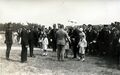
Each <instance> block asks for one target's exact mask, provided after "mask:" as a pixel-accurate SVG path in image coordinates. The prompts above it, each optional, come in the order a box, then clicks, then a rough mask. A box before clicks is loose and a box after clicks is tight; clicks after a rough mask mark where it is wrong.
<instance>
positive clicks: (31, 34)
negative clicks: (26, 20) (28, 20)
mask: <svg viewBox="0 0 120 75" xmlns="http://www.w3.org/2000/svg"><path fill="white" fill-rule="evenodd" d="M36 36H37V31H36V30H34V29H33V28H31V29H30V30H29V31H28V30H27V29H26V27H25V26H24V27H23V28H22V30H21V31H20V32H19V34H18V37H20V43H21V47H22V50H21V62H22V63H23V62H26V61H27V48H28V47H29V50H30V57H35V56H34V54H33V49H34V46H35V45H36V38H37V37H36ZM5 44H6V47H7V49H6V59H7V60H9V55H10V50H11V47H12V44H13V38H12V27H11V23H8V24H7V27H6V30H5Z"/></svg>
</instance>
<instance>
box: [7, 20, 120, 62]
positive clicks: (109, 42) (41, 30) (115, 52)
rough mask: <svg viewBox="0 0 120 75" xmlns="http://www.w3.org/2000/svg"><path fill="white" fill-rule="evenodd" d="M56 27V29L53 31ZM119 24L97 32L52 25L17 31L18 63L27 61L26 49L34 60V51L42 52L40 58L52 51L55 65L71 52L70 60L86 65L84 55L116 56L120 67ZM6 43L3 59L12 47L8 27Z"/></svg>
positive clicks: (98, 29) (90, 28)
mask: <svg viewBox="0 0 120 75" xmlns="http://www.w3.org/2000/svg"><path fill="white" fill-rule="evenodd" d="M56 26H58V28H57V27H56ZM119 27H120V22H115V23H111V24H110V25H102V26H99V27H98V28H96V27H95V26H94V25H91V24H89V25H85V24H84V25H82V26H77V25H76V26H74V27H64V25H63V24H60V23H59V24H54V25H53V28H52V27H49V28H48V29H47V28H46V27H45V26H41V27H38V26H31V27H29V28H28V27H26V26H23V27H22V28H20V29H18V31H17V33H18V35H17V40H18V41H19V42H20V43H21V47H22V50H21V62H26V61H27V49H28V47H29V49H30V50H29V51H30V57H35V55H34V53H33V51H34V48H35V47H39V48H42V49H43V55H44V56H45V55H47V49H48V48H52V50H53V52H56V53H57V59H58V61H64V57H68V55H69V52H72V55H73V59H74V58H77V59H78V60H81V61H85V55H86V54H88V55H96V56H115V57H117V58H118V60H117V61H118V64H119V63H120V62H119V61H120V50H119V49H120V29H119ZM5 38H6V40H5V43H6V46H7V50H6V59H7V60H9V54H10V50H11V46H12V43H13V42H12V41H13V39H12V30H11V24H10V23H8V24H7V28H6V32H5Z"/></svg>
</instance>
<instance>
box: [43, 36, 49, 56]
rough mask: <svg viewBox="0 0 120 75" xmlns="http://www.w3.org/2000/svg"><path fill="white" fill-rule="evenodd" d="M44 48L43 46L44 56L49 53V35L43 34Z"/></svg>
mask: <svg viewBox="0 0 120 75" xmlns="http://www.w3.org/2000/svg"><path fill="white" fill-rule="evenodd" d="M42 48H43V56H46V55H47V52H46V50H47V48H48V38H47V35H44V36H43V40H42Z"/></svg>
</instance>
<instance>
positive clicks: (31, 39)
mask: <svg viewBox="0 0 120 75" xmlns="http://www.w3.org/2000/svg"><path fill="white" fill-rule="evenodd" d="M34 43H35V40H34V30H33V28H31V29H30V30H29V32H28V44H29V49H30V57H35V56H34V54H33V49H34Z"/></svg>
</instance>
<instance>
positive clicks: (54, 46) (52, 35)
mask: <svg viewBox="0 0 120 75" xmlns="http://www.w3.org/2000/svg"><path fill="white" fill-rule="evenodd" d="M56 32H57V29H56V24H54V25H53V29H52V30H51V31H50V38H51V41H52V48H53V51H54V52H56V48H57V44H56Z"/></svg>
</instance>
